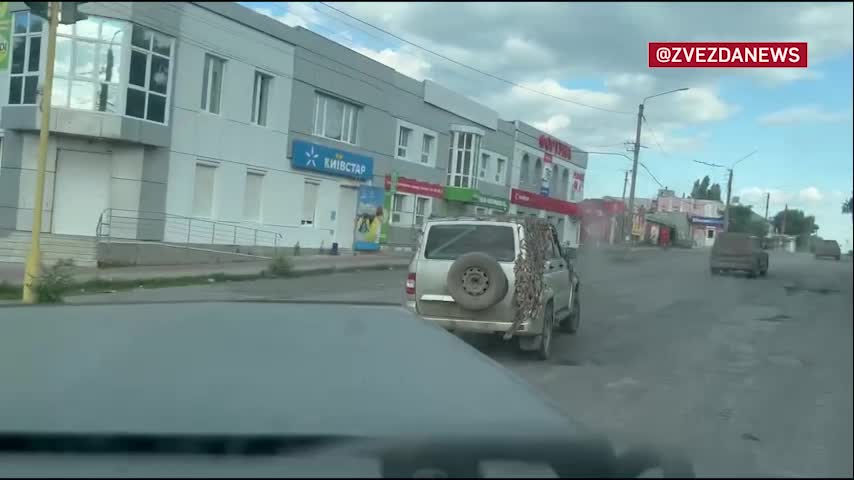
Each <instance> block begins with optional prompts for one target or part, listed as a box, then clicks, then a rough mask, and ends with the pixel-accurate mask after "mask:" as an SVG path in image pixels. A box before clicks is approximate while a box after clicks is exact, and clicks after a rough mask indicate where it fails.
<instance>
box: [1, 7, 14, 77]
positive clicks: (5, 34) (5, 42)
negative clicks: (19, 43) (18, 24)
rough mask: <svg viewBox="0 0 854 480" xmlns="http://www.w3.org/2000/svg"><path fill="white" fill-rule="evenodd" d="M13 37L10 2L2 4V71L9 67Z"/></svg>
mask: <svg viewBox="0 0 854 480" xmlns="http://www.w3.org/2000/svg"><path fill="white" fill-rule="evenodd" d="M11 35H12V14H11V13H10V12H9V2H0V70H6V68H8V66H9V50H10V46H11V38H10V37H11Z"/></svg>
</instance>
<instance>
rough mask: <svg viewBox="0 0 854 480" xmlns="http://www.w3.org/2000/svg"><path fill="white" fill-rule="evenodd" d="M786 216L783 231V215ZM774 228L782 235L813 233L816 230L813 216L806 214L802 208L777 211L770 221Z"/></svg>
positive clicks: (816, 226)
mask: <svg viewBox="0 0 854 480" xmlns="http://www.w3.org/2000/svg"><path fill="white" fill-rule="evenodd" d="M784 216H785V217H786V230H785V231H783V217H784ZM772 223H773V224H774V228H776V229H777V231H778V232H780V233H782V234H784V235H813V234H814V233H815V232H817V231H818V225H816V223H815V217H814V216H812V215H807V214H805V213H804V212H803V210H797V209H792V210H786V211H781V212H777V214H776V215H774V219H773V221H772Z"/></svg>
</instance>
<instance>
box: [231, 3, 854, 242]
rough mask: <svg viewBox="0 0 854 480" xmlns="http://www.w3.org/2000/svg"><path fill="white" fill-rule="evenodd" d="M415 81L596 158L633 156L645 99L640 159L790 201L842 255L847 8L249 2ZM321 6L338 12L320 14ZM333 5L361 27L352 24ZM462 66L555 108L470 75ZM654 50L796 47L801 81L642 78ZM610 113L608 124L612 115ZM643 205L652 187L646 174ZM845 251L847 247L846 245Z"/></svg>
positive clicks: (689, 178) (664, 176) (750, 200)
mask: <svg viewBox="0 0 854 480" xmlns="http://www.w3.org/2000/svg"><path fill="white" fill-rule="evenodd" d="M244 5H247V6H249V7H251V8H254V9H255V10H257V11H259V12H261V13H263V14H266V15H269V16H271V17H273V18H276V19H278V20H280V21H282V22H284V23H286V24H288V25H291V26H302V27H305V28H308V29H311V30H313V31H315V32H317V33H319V34H321V35H324V36H326V37H328V38H330V39H332V40H334V41H336V42H339V43H342V44H344V45H346V46H348V47H350V48H352V49H354V50H356V51H357V52H360V53H362V54H364V55H366V56H369V57H371V58H373V59H375V60H377V61H379V62H382V63H384V64H386V65H388V66H390V67H393V68H395V69H397V70H398V71H400V72H401V73H404V74H406V75H409V76H412V77H414V78H416V79H419V80H421V79H424V78H429V79H431V80H434V81H436V82H439V83H441V84H444V85H446V86H448V87H450V88H453V89H456V90H458V91H460V92H463V93H465V94H467V95H469V96H470V97H472V98H474V99H476V100H479V101H481V102H483V103H485V104H486V105H489V106H490V107H492V108H494V109H495V110H497V111H498V112H499V113H500V115H501V116H502V118H505V119H507V120H513V119H520V120H524V121H527V122H529V123H532V124H534V125H536V126H538V127H540V128H542V129H544V130H546V131H549V132H550V133H552V134H553V135H555V136H557V137H559V138H561V139H564V140H566V141H568V142H570V143H572V144H573V145H577V146H579V147H581V148H585V149H588V150H592V151H603V152H617V153H628V152H626V148H625V146H624V142H626V141H627V140H630V139H632V140H633V139H634V129H635V119H636V117H635V114H634V112H636V111H637V104H638V103H639V102H640V100H641V99H643V98H644V97H645V96H648V95H652V94H655V93H659V92H663V91H667V90H672V89H675V88H682V87H689V88H690V90H688V91H686V92H681V93H677V94H672V95H667V96H664V97H660V98H655V99H652V100H650V101H648V102H647V105H646V118H647V120H648V122H647V123H645V124H644V125H643V129H644V130H643V135H642V141H641V144H642V145H644V146H645V147H646V148H644V149H642V152H641V161H642V162H643V163H644V164H645V165H646V166H647V167H648V168H649V170H650V172H652V174H653V175H654V176H655V177H656V178H657V179H658V180H659V181H660V182H661V183H662V184H664V185H666V186H668V187H670V188H672V189H674V190H676V191H677V192H678V193H681V192H686V193H690V189H691V185H692V184H693V181H694V180H695V179H696V178H699V177H702V176H703V175H709V176H710V177H711V179H712V181H713V182H720V183H721V184H722V185H723V186H725V177H726V170H725V169H722V168H713V167H707V166H704V165H701V164H698V163H695V162H694V160H699V161H703V162H707V163H716V164H722V165H727V166H729V165H731V164H732V163H733V162H735V161H736V160H738V159H739V158H741V157H743V156H744V155H747V154H748V153H750V152H752V151H754V150H758V152H757V153H756V154H755V155H753V156H751V157H750V158H748V159H746V160H745V161H743V162H741V163H739V164H738V166H737V167H736V168H735V175H734V181H733V195H739V196H740V197H741V200H742V203H747V204H753V205H755V209H756V210H757V211H759V212H760V213H764V202H765V195H766V193H768V192H770V193H771V207H770V210H771V215H773V214H774V213H775V212H777V211H779V210H781V209H782V208H783V206H784V205H785V204H788V205H789V208H801V209H804V210H806V211H807V212H808V213H810V214H814V215H815V216H816V217H817V221H818V223H819V225H820V226H821V229H820V230H819V234H820V235H822V236H824V237H825V238H835V239H838V240H839V241H840V243H841V244H842V246H843V248H852V243H851V242H852V239H851V232H852V229H851V219H850V217H847V216H843V215H842V214H841V211H840V205H841V203H842V202H843V201H844V199H847V198H848V197H849V196H850V195H851V191H852V174H853V173H852V143H854V139H852V88H854V85H852V37H854V33H852V23H854V20H852V17H854V12H852V4H851V3H850V2H849V3H610V4H604V3H565V2H562V3H530V2H526V3H522V2H520V3H368V2H364V3H361V2H359V3H335V2H330V3H328V4H327V5H329V6H327V5H324V4H321V3H302V2H263V3H259V2H244ZM330 6H331V7H332V8H330ZM334 9H339V10H341V11H343V12H346V13H348V14H350V15H352V16H353V17H355V18H358V19H360V20H363V21H364V22H366V23H367V24H370V25H371V26H369V25H366V24H365V23H360V22H358V21H357V20H354V19H353V18H351V17H348V16H346V15H344V14H342V13H340V12H338V11H336V10H334ZM372 26H376V27H379V28H381V29H383V30H385V31H387V32H390V33H392V34H394V35H396V36H398V37H401V38H403V39H405V40H408V41H410V42H412V43H415V44H417V45H419V46H420V47H424V48H425V49H429V50H432V51H433V52H436V53H439V54H441V55H444V56H446V57H449V58H451V59H454V60H456V61H458V62H460V63H463V64H465V65H469V66H472V67H475V68H477V69H479V70H481V71H484V72H488V73H491V74H494V75H497V76H499V77H502V78H505V79H509V80H511V81H513V82H515V83H517V84H520V85H524V86H526V87H528V88H530V89H534V90H538V91H540V92H545V93H548V94H550V95H553V96H556V97H560V98H564V99H567V100H570V101H574V102H580V103H583V104H586V105H590V106H593V107H598V108H599V109H594V108H587V107H584V106H580V105H576V104H573V103H570V102H564V101H560V100H556V99H554V98H550V97H548V96H545V95H541V94H538V93H534V92H531V91H529V90H526V89H523V88H519V87H514V86H512V85H508V84H507V83H504V82H501V81H499V80H496V79H493V78H489V77H488V76H485V75H482V74H479V73H477V72H474V71H471V70H468V69H466V68H464V67H461V66H459V65H456V64H454V63H451V62H449V61H447V60H445V59H442V58H440V57H439V56H437V55H434V54H433V53H430V52H428V51H425V50H422V49H420V48H417V47H414V46H412V45H409V44H407V43H405V42H403V41H400V40H398V39H396V38H394V36H392V35H389V34H388V33H385V32H383V31H381V30H378V29H375V28H373V27H372ZM651 41H806V42H808V44H809V68H808V69H658V70H656V69H650V68H648V66H647V53H646V52H647V43H648V42H651ZM615 112H616V113H615ZM629 166H630V165H629V162H628V160H626V159H624V158H621V157H619V156H602V155H591V156H590V164H589V168H588V174H587V184H586V185H585V187H586V188H585V196H586V197H600V196H602V195H615V196H619V195H620V194H621V193H622V188H623V179H624V173H623V172H624V171H625V170H626V169H627V168H628V167H629ZM637 188H638V196H653V195H654V194H655V192H656V190H657V189H658V184H657V183H656V182H655V181H654V180H653V178H652V177H651V176H650V175H649V174H647V173H646V172H644V170H643V169H641V170H640V171H639V173H638V183H637ZM846 242H848V244H847V246H846V244H845V243H846Z"/></svg>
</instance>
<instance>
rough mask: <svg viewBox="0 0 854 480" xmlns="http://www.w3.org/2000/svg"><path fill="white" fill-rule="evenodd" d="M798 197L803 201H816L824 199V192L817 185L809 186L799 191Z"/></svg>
mask: <svg viewBox="0 0 854 480" xmlns="http://www.w3.org/2000/svg"><path fill="white" fill-rule="evenodd" d="M798 198H799V199H800V200H801V201H802V202H806V203H816V202H820V201H822V199H824V195H822V193H821V192H820V191H819V190H818V189H817V188H815V187H807V188H805V189H803V190H801V191H800V192H798Z"/></svg>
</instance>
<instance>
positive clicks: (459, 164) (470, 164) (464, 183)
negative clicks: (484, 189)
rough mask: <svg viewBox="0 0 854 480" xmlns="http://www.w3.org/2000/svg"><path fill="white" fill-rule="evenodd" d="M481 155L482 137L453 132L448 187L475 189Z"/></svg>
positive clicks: (469, 133) (470, 133)
mask: <svg viewBox="0 0 854 480" xmlns="http://www.w3.org/2000/svg"><path fill="white" fill-rule="evenodd" d="M479 154H480V135H478V134H476V133H472V132H451V147H450V149H449V157H450V158H449V159H448V185H449V186H453V187H464V188H475V187H476V186H477V177H476V172H477V163H478V161H477V160H478V157H479Z"/></svg>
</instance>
